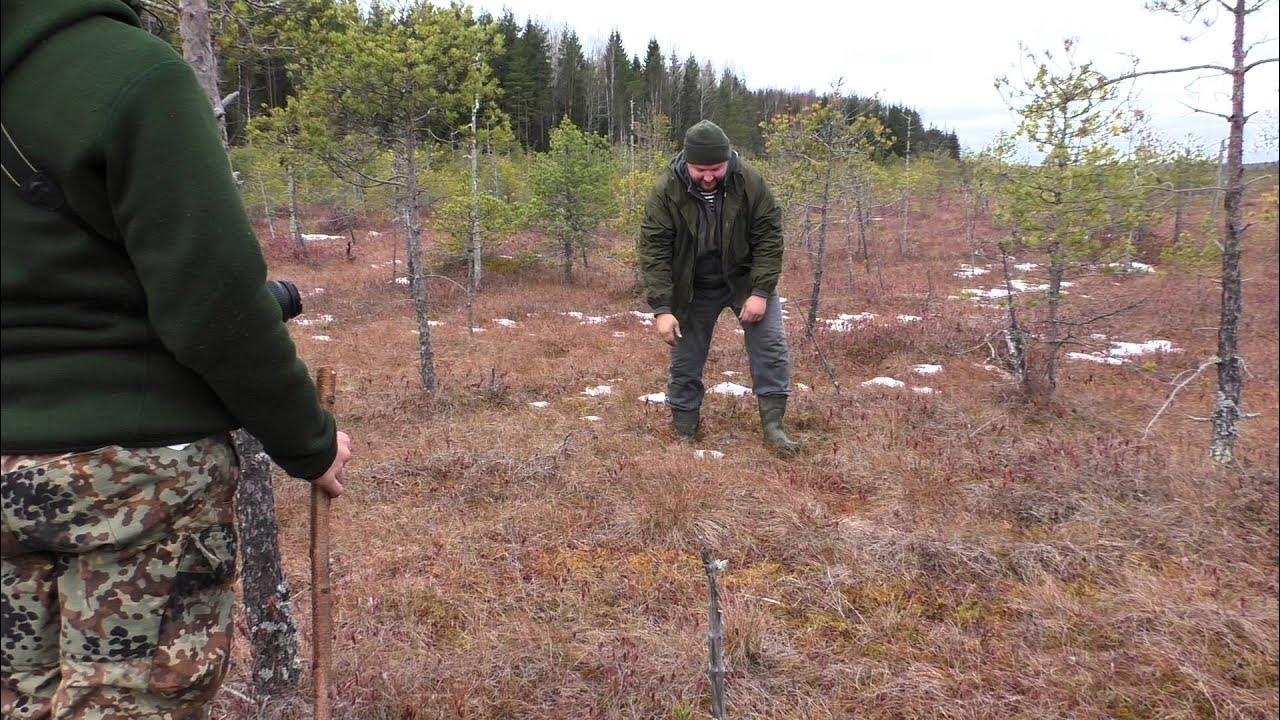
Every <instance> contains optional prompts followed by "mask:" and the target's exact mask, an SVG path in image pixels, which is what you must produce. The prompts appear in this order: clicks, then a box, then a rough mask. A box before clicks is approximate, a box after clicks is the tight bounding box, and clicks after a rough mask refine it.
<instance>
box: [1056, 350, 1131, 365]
mask: <svg viewBox="0 0 1280 720" xmlns="http://www.w3.org/2000/svg"><path fill="white" fill-rule="evenodd" d="M1067 358H1069V359H1071V360H1085V361H1087V362H1094V363H1098V364H1100V365H1123V364H1125V361H1124V360H1122V359H1120V358H1117V357H1108V356H1106V355H1099V354H1097V353H1082V352H1069V353H1067Z"/></svg>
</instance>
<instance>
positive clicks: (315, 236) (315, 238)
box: [302, 233, 347, 242]
mask: <svg viewBox="0 0 1280 720" xmlns="http://www.w3.org/2000/svg"><path fill="white" fill-rule="evenodd" d="M302 239H303V240H306V241H307V242H319V241H321V240H346V239H347V237H346V236H345V235H324V234H321V233H302Z"/></svg>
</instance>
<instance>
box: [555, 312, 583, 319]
mask: <svg viewBox="0 0 1280 720" xmlns="http://www.w3.org/2000/svg"><path fill="white" fill-rule="evenodd" d="M560 314H561V315H568V316H569V317H571V318H573V319H574V320H581V319H582V318H583V317H585V316H584V315H583V314H582V313H580V312H578V311H577V310H570V311H569V312H564V313H560Z"/></svg>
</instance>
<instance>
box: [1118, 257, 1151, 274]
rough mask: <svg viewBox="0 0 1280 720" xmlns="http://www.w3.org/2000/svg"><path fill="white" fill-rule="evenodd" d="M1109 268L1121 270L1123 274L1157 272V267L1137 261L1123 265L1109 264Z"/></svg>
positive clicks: (1123, 263)
mask: <svg viewBox="0 0 1280 720" xmlns="http://www.w3.org/2000/svg"><path fill="white" fill-rule="evenodd" d="M1107 267H1109V268H1112V269H1113V270H1119V271H1120V272H1122V273H1153V272H1155V271H1156V269H1155V266H1153V265H1148V264H1146V263H1143V262H1138V261H1136V260H1130V261H1129V262H1122V263H1107Z"/></svg>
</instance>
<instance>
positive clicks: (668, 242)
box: [638, 120, 800, 457]
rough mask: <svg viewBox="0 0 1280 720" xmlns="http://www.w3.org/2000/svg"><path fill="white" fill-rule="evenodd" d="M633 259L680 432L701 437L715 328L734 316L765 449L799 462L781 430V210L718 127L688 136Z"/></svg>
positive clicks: (654, 195)
mask: <svg viewBox="0 0 1280 720" xmlns="http://www.w3.org/2000/svg"><path fill="white" fill-rule="evenodd" d="M638 254H639V259H640V267H641V271H642V274H643V276H644V285H645V299H646V300H647V301H648V303H649V305H650V307H651V308H652V309H653V313H654V327H655V329H656V331H657V333H658V335H659V336H660V337H661V338H662V339H663V340H664V341H665V342H666V343H667V344H668V345H670V346H671V367H670V373H669V378H668V382H667V405H668V406H669V407H670V408H671V417H672V423H673V425H674V426H675V429H676V433H677V434H678V435H679V436H680V437H681V439H682V440H684V441H686V442H693V441H694V440H695V439H696V438H697V435H698V427H699V422H700V418H701V408H702V399H703V394H704V386H703V383H702V374H703V368H704V366H705V365H706V362H707V353H708V352H709V350H710V348H711V338H712V335H713V333H714V332H715V327H716V320H717V319H718V318H719V316H720V313H721V311H723V310H724V309H725V308H731V309H732V310H733V312H734V314H735V315H737V316H738V320H739V322H740V323H741V324H742V330H743V333H744V335H745V338H746V348H747V358H748V361H749V362H750V365H751V381H752V390H753V391H754V392H755V395H756V397H757V399H758V402H759V404H760V421H761V424H762V426H763V430H764V440H765V444H766V445H768V446H769V447H770V448H771V449H772V450H773V451H774V452H775V453H776V454H777V455H779V456H781V457H793V456H795V455H796V454H797V453H798V452H799V450H800V445H799V443H797V442H795V441H794V440H792V439H791V438H790V437H789V436H788V435H787V431H786V428H785V427H784V425H783V418H784V417H785V415H786V412H787V397H788V395H790V393H791V359H790V355H789V352H788V349H787V336H786V332H785V330H784V328H783V324H782V306H781V304H780V301H779V299H778V293H777V286H778V277H779V275H781V273H782V217H781V209H780V208H779V207H778V205H777V203H776V202H775V201H774V198H773V193H772V192H771V191H770V190H769V187H768V185H767V184H766V183H765V181H764V178H762V177H761V175H760V173H759V172H758V171H757V170H756V169H755V168H753V167H751V166H750V165H749V164H747V163H746V162H744V161H743V160H742V158H741V157H740V156H739V155H738V153H737V152H735V151H733V149H732V148H731V147H730V143H729V138H728V136H726V135H725V133H724V131H723V130H721V129H720V127H718V126H717V125H716V124H715V123H712V122H710V121H708V120H703V121H701V122H699V123H698V124H696V125H694V126H693V127H691V128H689V130H688V131H687V132H686V133H685V136H684V149H683V150H682V151H681V152H680V154H678V155H676V157H675V159H673V160H672V161H671V163H670V165H669V166H668V167H667V169H666V170H664V171H663V173H662V174H661V176H660V177H659V179H658V182H657V185H656V186H655V187H654V189H653V191H652V192H651V193H650V194H649V200H648V203H647V204H646V206H645V212H644V219H643V220H642V221H641V225H640V242H639V253H638Z"/></svg>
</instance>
